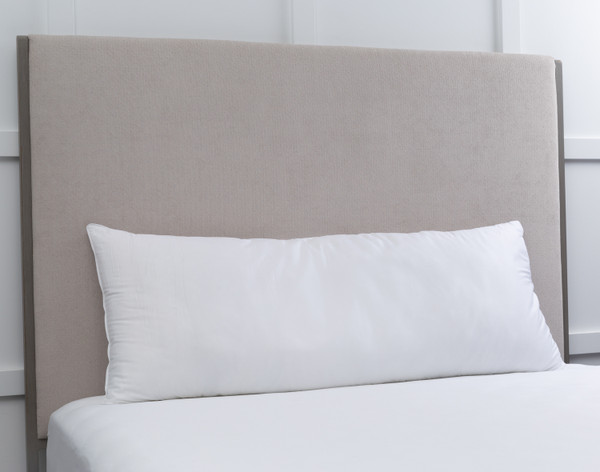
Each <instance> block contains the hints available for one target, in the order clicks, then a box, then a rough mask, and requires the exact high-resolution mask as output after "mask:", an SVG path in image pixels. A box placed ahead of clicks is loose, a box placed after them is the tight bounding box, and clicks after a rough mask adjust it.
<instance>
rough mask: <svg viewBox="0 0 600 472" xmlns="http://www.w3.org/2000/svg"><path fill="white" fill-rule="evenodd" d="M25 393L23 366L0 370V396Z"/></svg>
mask: <svg viewBox="0 0 600 472" xmlns="http://www.w3.org/2000/svg"><path fill="white" fill-rule="evenodd" d="M13 395H25V375H24V373H23V368H22V367H21V368H20V369H11V370H0V397H8V396H13Z"/></svg>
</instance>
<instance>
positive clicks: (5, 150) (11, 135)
mask: <svg viewBox="0 0 600 472" xmlns="http://www.w3.org/2000/svg"><path fill="white" fill-rule="evenodd" d="M18 155H19V132H18V131H0V157H17V156H18Z"/></svg>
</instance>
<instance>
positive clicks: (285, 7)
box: [0, 0, 600, 472]
mask: <svg viewBox="0 0 600 472" xmlns="http://www.w3.org/2000/svg"><path fill="white" fill-rule="evenodd" d="M599 22H600V2H598V1H597V0H421V1H419V2H417V1H413V0H253V1H247V0H0V472H13V471H14V472H22V471H24V470H25V434H24V404H23V396H22V395H23V355H22V323H21V292H20V287H21V269H20V243H19V238H20V234H19V224H20V223H19V183H18V173H19V169H18V168H19V163H18V157H17V155H18V143H17V85H16V84H17V79H16V48H15V36H16V35H18V34H32V33H50V34H67V35H70V34H82V35H118V36H140V37H150V36H156V37H182V38H209V39H232V40H240V41H263V42H285V43H288V42H291V43H301V44H328V45H352V46H370V47H394V48H408V49H439V50H473V51H497V52H511V53H533V54H548V55H551V56H554V57H556V58H558V59H561V60H562V61H563V71H564V94H565V97H564V107H565V135H566V157H567V163H566V183H567V226H568V257H569V267H568V272H569V291H570V292H569V305H570V320H571V322H570V333H571V343H572V353H574V354H580V355H579V356H575V357H574V358H573V360H574V361H576V362H587V363H600V355H598V354H596V353H600V286H599V285H600V87H599V86H598V84H600V54H599V53H598V51H600V28H599V27H598V24H599Z"/></svg>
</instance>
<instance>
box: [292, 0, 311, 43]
mask: <svg viewBox="0 0 600 472" xmlns="http://www.w3.org/2000/svg"><path fill="white" fill-rule="evenodd" d="M316 1H317V0H292V13H291V14H292V44H317V8H316Z"/></svg>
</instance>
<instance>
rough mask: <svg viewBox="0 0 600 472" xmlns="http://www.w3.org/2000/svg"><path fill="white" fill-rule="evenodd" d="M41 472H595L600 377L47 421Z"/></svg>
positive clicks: (99, 403) (355, 391) (525, 378)
mask: <svg viewBox="0 0 600 472" xmlns="http://www.w3.org/2000/svg"><path fill="white" fill-rule="evenodd" d="M47 454H48V456H47V464H48V472H92V471H93V472H109V471H110V472H117V471H119V472H138V471H139V472H142V471H143V472H154V471H156V472H158V471H160V472H166V471H170V472H175V471H186V472H187V471H210V472H215V471H220V472H234V471H261V472H262V471H264V472H269V471H278V472H279V471H286V472H288V471H292V472H293V471H340V472H341V471H343V472H351V471H387V470H390V471H392V470H393V471H400V470H402V471H418V472H422V471H441V470H444V471H511V472H514V471H545V472H548V471H561V472H566V471H578V472H585V471H599V470H600V368H597V367H588V366H577V365H567V366H565V367H564V368H561V369H559V370H556V371H550V372H539V373H522V374H505V375H490V376H475V377H455V378H447V379H437V380H424V381H415V382H405V383H394V384H383V385H369V386H359V387H344V388H333V389H325V390H313V391H304V392H293V393H274V394H261V395H242V396H228V397H212V398H194V399H183V400H168V401H157V402H142V403H129V404H110V403H108V402H107V401H106V400H105V398H104V397H93V398H86V399H82V400H78V401H75V402H72V403H70V404H68V405H66V406H64V407H62V408H61V409H59V410H58V411H56V412H55V413H54V414H53V415H52V417H51V419H50V427H49V439H48V450H47Z"/></svg>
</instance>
